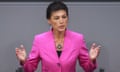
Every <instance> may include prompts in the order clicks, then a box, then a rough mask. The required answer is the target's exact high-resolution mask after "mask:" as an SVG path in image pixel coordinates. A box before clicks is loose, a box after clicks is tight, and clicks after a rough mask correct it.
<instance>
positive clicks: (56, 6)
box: [46, 1, 68, 19]
mask: <svg viewBox="0 0 120 72" xmlns="http://www.w3.org/2000/svg"><path fill="white" fill-rule="evenodd" d="M58 10H65V11H66V13H67V16H68V7H67V6H66V4H64V3H63V2H62V1H54V2H52V3H51V4H49V5H48V8H47V11H46V18H47V19H50V17H51V14H52V12H54V11H58Z"/></svg>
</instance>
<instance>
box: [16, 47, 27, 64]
mask: <svg viewBox="0 0 120 72" xmlns="http://www.w3.org/2000/svg"><path fill="white" fill-rule="evenodd" d="M15 51H16V56H17V59H18V60H19V61H20V62H22V63H24V62H25V60H26V55H27V54H26V50H25V48H24V46H23V45H20V48H16V49H15Z"/></svg>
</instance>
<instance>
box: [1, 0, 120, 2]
mask: <svg viewBox="0 0 120 72" xmlns="http://www.w3.org/2000/svg"><path fill="white" fill-rule="evenodd" d="M51 1H61V0H0V2H51ZM62 1H65V2H120V0H62Z"/></svg>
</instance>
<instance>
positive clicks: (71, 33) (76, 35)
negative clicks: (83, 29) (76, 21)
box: [68, 30, 84, 39]
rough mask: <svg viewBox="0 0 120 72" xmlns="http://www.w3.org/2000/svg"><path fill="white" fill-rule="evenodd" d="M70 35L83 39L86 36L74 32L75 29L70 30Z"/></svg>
mask: <svg viewBox="0 0 120 72" xmlns="http://www.w3.org/2000/svg"><path fill="white" fill-rule="evenodd" d="M68 35H69V36H70V37H71V38H77V39H81V38H83V36H84V35H83V34H82V33H78V32H74V31H70V30H68Z"/></svg>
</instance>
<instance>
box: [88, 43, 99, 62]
mask: <svg viewBox="0 0 120 72" xmlns="http://www.w3.org/2000/svg"><path fill="white" fill-rule="evenodd" d="M100 47H101V46H100V45H98V46H97V45H96V44H95V43H93V44H92V46H91V48H90V52H89V56H90V60H92V61H94V60H95V59H96V58H97V57H98V55H99V53H100Z"/></svg>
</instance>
